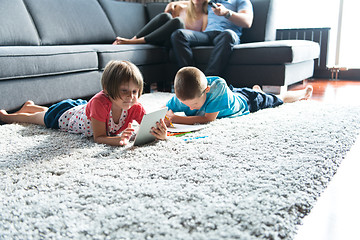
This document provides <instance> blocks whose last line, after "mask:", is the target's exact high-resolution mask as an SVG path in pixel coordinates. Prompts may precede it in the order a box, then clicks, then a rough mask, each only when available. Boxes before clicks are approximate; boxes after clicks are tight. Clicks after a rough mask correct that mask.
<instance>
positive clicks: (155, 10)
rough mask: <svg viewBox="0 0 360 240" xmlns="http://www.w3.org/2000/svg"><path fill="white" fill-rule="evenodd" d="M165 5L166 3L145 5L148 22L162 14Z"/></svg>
mask: <svg viewBox="0 0 360 240" xmlns="http://www.w3.org/2000/svg"><path fill="white" fill-rule="evenodd" d="M167 4H168V3H167V2H151V3H146V10H147V14H148V17H149V20H151V19H153V18H154V17H155V16H156V15H158V14H160V13H162V12H164V10H165V8H166V5H167Z"/></svg>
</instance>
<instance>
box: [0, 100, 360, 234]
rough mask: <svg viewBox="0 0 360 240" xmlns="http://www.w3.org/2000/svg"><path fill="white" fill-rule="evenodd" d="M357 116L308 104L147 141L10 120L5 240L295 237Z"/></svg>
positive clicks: (1, 220)
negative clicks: (120, 140) (96, 138)
mask: <svg viewBox="0 0 360 240" xmlns="http://www.w3.org/2000/svg"><path fill="white" fill-rule="evenodd" d="M171 96H172V95H171V94H169V93H155V94H145V95H144V96H142V97H141V98H140V99H141V102H142V103H143V104H144V106H145V108H146V109H148V110H150V109H155V108H157V107H159V106H162V105H164V103H165V102H166V100H167V99H169V98H170V97H171ZM359 122H360V108H359V107H357V108H355V107H353V106H352V107H350V106H345V105H336V104H335V105H334V104H324V103H320V102H316V101H301V102H297V103H292V104H284V105H282V106H280V107H277V108H274V109H265V110H261V111H259V112H257V113H252V114H250V115H247V116H243V117H238V118H233V119H221V120H216V121H214V122H212V123H210V124H208V126H207V127H206V128H205V129H202V130H200V131H197V132H193V133H191V134H187V135H184V136H181V137H169V138H168V139H167V140H165V141H156V142H154V143H151V144H148V145H145V146H142V147H130V146H128V147H111V146H106V145H101V144H96V143H94V142H93V141H92V139H90V140H89V139H87V138H85V137H82V136H80V135H76V134H68V133H64V132H60V131H55V130H50V129H46V128H44V127H41V126H35V125H29V124H11V125H2V126H0V134H1V139H0V148H1V156H0V203H1V204H0V239H292V238H294V236H295V235H296V232H297V228H298V226H299V224H301V223H302V218H303V217H304V216H305V215H307V214H308V213H309V212H310V210H311V208H312V207H313V206H314V204H315V202H316V199H317V198H318V197H319V195H320V194H321V192H322V191H323V190H324V189H325V188H326V186H327V184H328V183H329V181H330V180H331V178H332V177H333V175H334V174H335V173H336V170H337V168H338V167H339V165H340V164H341V161H342V159H343V158H344V157H345V155H346V153H347V152H348V151H349V149H350V148H351V146H352V144H353V143H354V141H355V139H356V137H357V135H358V134H359V128H360V126H359ZM196 137H201V138H196ZM185 140H187V141H185Z"/></svg>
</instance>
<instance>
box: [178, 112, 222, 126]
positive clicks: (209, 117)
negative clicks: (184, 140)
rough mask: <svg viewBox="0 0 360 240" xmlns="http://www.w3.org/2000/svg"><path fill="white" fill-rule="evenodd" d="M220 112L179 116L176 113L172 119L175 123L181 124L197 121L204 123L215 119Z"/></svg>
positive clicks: (190, 123)
mask: <svg viewBox="0 0 360 240" xmlns="http://www.w3.org/2000/svg"><path fill="white" fill-rule="evenodd" d="M218 114H219V112H214V113H205V115H204V116H178V115H175V114H174V115H173V116H171V121H172V122H173V123H181V124H189V125H192V124H196V123H199V124H203V123H209V122H212V121H214V120H215V119H216V117H217V115H218Z"/></svg>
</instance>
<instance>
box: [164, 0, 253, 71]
mask: <svg viewBox="0 0 360 240" xmlns="http://www.w3.org/2000/svg"><path fill="white" fill-rule="evenodd" d="M211 3H212V4H213V5H212V6H208V25H207V27H206V29H205V31H204V32H195V31H191V30H186V29H178V30H176V31H175V32H174V33H173V34H172V36H171V41H172V47H173V49H174V53H175V57H176V59H177V62H178V64H179V67H185V66H191V65H193V64H194V61H193V58H192V55H193V53H192V49H191V47H193V46H201V45H205V46H206V45H212V46H214V48H213V50H212V51H211V55H210V59H209V63H208V65H207V67H206V70H205V71H204V73H205V74H206V75H207V76H221V75H222V73H223V71H224V69H225V67H226V66H227V60H229V58H230V56H231V53H232V49H233V47H234V45H236V44H239V43H240V37H241V34H242V28H243V27H246V28H249V27H251V25H252V21H253V10H252V5H251V2H250V0H234V1H225V0H218V1H217V3H216V4H215V3H214V2H211Z"/></svg>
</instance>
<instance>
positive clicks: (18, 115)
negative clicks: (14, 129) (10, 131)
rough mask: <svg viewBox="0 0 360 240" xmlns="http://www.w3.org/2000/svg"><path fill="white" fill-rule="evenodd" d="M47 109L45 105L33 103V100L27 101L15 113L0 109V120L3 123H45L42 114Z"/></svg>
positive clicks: (43, 114)
mask: <svg viewBox="0 0 360 240" xmlns="http://www.w3.org/2000/svg"><path fill="white" fill-rule="evenodd" d="M47 110H48V108H47V107H43V106H39V105H35V104H34V102H33V101H27V102H26V103H25V104H24V105H23V106H22V107H21V109H20V110H19V111H17V112H15V113H7V112H6V111H5V110H0V120H1V121H3V122H5V123H14V122H18V123H32V124H38V125H45V123H44V116H45V113H46V111H47Z"/></svg>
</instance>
